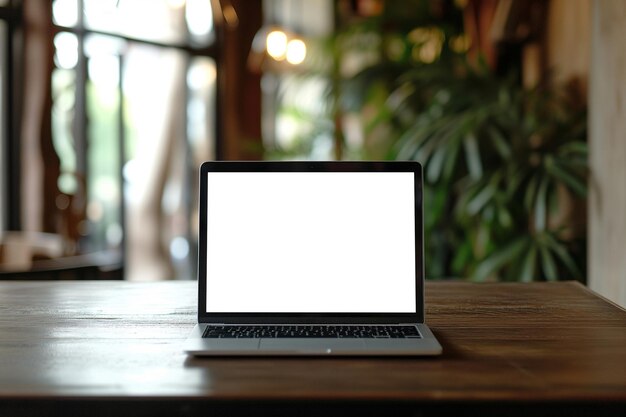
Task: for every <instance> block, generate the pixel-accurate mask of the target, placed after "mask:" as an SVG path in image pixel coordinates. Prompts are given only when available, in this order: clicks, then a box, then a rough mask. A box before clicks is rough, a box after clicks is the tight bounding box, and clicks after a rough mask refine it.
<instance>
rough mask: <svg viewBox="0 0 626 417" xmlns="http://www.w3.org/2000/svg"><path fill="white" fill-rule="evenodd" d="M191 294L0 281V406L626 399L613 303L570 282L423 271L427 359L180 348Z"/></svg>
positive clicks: (619, 319)
mask: <svg viewBox="0 0 626 417" xmlns="http://www.w3.org/2000/svg"><path fill="white" fill-rule="evenodd" d="M196 294H197V290H196V283H195V282H160V283H129V282H113V281H107V282H0V415H2V416H4V415H30V412H35V411H37V410H39V409H38V408H33V407H39V406H43V405H45V404H48V405H49V404H52V403H53V402H54V401H61V400H63V401H66V404H67V401H70V402H71V401H75V402H76V403H75V404H83V405H84V406H85V407H88V405H89V404H90V402H89V401H96V402H105V401H109V404H118V405H119V402H120V401H122V402H124V401H131V402H133V401H134V404H135V406H138V405H139V404H140V403H141V404H144V405H145V406H147V407H153V408H154V404H155V402H159V401H170V400H171V401H172V402H176V401H178V403H177V404H179V405H180V404H183V403H185V401H186V402H187V408H184V410H186V412H185V413H191V414H193V413H192V412H191V411H190V410H192V411H193V410H195V408H193V407H191V409H190V408H189V401H191V404H194V401H209V402H213V404H214V405H215V404H221V406H224V404H227V405H228V404H230V405H238V406H239V407H244V406H245V405H246V404H247V405H248V406H249V404H250V402H252V403H255V402H257V403H258V402H263V403H264V404H266V405H267V404H274V405H279V404H283V405H285V404H292V405H294V404H296V405H297V404H299V403H304V402H306V403H307V404H309V405H311V404H316V403H317V404H318V405H319V404H326V405H329V404H343V403H345V404H353V405H355V406H356V405H359V404H360V405H361V406H363V404H373V405H372V407H374V408H371V407H368V408H367V409H366V410H365V411H367V410H370V411H371V410H375V409H376V408H375V407H376V404H378V406H380V404H385V405H386V407H387V408H385V410H389V407H392V406H394V407H408V408H407V410H411V412H410V413H409V414H410V415H415V413H414V411H415V410H414V409H413V408H411V407H412V406H413V405H415V406H417V405H420V404H421V405H422V406H429V407H433V406H437V405H451V404H452V405H454V404H456V405H457V406H460V405H463V406H462V408H461V410H465V411H467V410H468V408H466V406H465V405H467V404H470V405H474V406H478V405H482V406H484V405H485V404H499V405H500V406H502V404H509V405H510V406H513V405H515V409H517V410H525V408H524V407H527V406H537V405H538V404H539V405H541V407H542V408H541V409H543V410H546V409H550V407H549V406H548V405H551V406H559V407H560V406H563V407H566V406H567V407H575V409H577V410H581V408H580V407H592V409H593V410H596V411H598V410H600V411H602V410H604V414H613V413H614V412H618V413H617V414H618V415H619V414H620V413H619V411H623V410H626V311H624V310H622V309H620V308H619V307H617V306H615V305H613V304H611V303H610V302H608V301H605V300H604V299H602V298H600V297H598V296H596V295H595V294H594V293H592V292H590V291H588V290H587V289H586V288H585V287H583V286H582V285H580V284H577V283H573V282H561V283H532V284H470V283H460V282H429V283H427V287H426V305H427V308H426V322H427V323H428V324H429V326H430V327H431V329H432V330H433V332H434V333H435V335H436V336H437V338H438V339H439V341H440V342H441V344H442V346H443V350H444V354H443V356H441V357H432V358H326V357H323V358H200V359H196V358H188V357H187V356H186V355H185V354H184V353H183V352H182V350H181V349H182V343H183V341H184V339H185V338H186V336H187V334H188V333H189V332H190V331H191V329H192V327H193V326H194V324H195V320H196ZM51 401H52V403H51ZM150 401H152V402H150ZM197 404H200V403H197ZM3 407H4V408H3ZM16 407H17V408H16ZM198 407H200V406H198ZM520 407H521V408H520ZM546 407H548V408H546ZM279 408H280V407H279ZM121 409H123V410H125V409H126V408H124V407H122V408H121ZM165 409H166V408H162V407H159V408H158V409H157V410H156V411H158V410H161V411H162V410H165ZM200 409H201V410H205V408H204V406H202V407H200ZM280 409H282V410H291V409H289V408H280ZM332 409H333V410H336V408H332ZM583 409H584V408H583ZM3 410H5V411H11V414H6V413H3ZM20 410H22V411H23V410H27V411H25V414H20V413H19V412H18V411H20ZM146 410H147V409H146ZM180 410H181V409H180V408H176V409H174V410H169V411H168V413H167V414H169V415H172V414H179V411H180ZM227 410H230V409H229V408H227ZM255 410H258V408H255ZM109 411H110V410H109ZM144 411H145V410H144ZM153 411H155V410H153ZM230 411H232V410H230ZM244 411H245V409H240V412H241V413H242V414H247V413H249V411H250V410H247V411H245V412H244ZM292 411H293V410H292ZM327 411H328V410H326V411H324V413H325V415H331V414H332V413H329V412H327ZM365 411H363V410H362V412H360V413H359V414H360V415H363V414H364V412H365ZM457 411H458V410H457ZM290 412H291V411H290ZM185 413H183V414H185ZM450 413H452V412H450ZM35 414H36V413H35ZM91 414H93V412H92V413H91ZM149 414H150V415H157V414H159V413H158V412H155V413H149ZM227 414H232V413H227ZM270 414H272V415H279V414H276V413H270ZM300 414H301V413H300ZM365 414H367V412H365ZM454 414H457V413H456V412H454ZM461 414H463V413H461ZM465 414H467V413H465ZM599 414H602V413H599ZM134 415H143V414H141V413H139V412H138V411H137V410H135V412H134ZM146 415H148V414H146ZM316 415H317V414H316ZM341 415H345V413H342V414H341ZM481 415H490V414H489V413H486V411H485V410H482V411H481ZM622 415H623V414H622Z"/></svg>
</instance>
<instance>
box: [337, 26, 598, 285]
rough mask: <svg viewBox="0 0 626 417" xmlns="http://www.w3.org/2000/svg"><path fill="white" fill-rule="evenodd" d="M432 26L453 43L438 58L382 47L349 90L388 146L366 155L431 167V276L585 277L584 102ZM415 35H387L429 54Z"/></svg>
mask: <svg viewBox="0 0 626 417" xmlns="http://www.w3.org/2000/svg"><path fill="white" fill-rule="evenodd" d="M380 19H384V16H383V17H382V18H379V20H380ZM427 24H428V25H429V26H427V27H428V28H429V29H428V30H429V31H430V33H431V36H433V34H434V36H438V37H440V38H442V37H443V38H442V39H440V45H441V49H440V53H439V55H437V56H436V58H435V59H433V60H428V62H425V61H424V60H421V59H419V58H420V55H419V54H418V55H417V57H416V56H414V55H410V56H408V55H406V54H404V55H403V54H400V55H395V56H394V55H390V54H387V53H386V52H385V51H386V50H385V49H384V44H385V42H382V44H383V47H382V48H383V49H382V52H381V54H380V59H378V60H377V61H375V62H373V63H372V64H369V65H366V66H364V67H363V68H362V69H361V71H360V72H359V73H358V74H356V76H354V77H351V78H350V79H348V80H346V82H345V84H344V85H343V88H342V91H343V94H344V97H343V100H344V107H345V108H346V109H348V110H350V111H356V112H359V113H360V114H361V115H362V119H363V124H364V131H365V134H366V136H367V135H370V136H374V137H375V136H376V135H377V132H382V134H380V133H378V136H380V137H384V138H385V139H386V142H385V143H384V146H383V147H382V149H383V150H384V153H381V151H380V149H381V147H380V146H379V147H378V148H376V149H374V150H373V151H372V152H369V153H368V149H367V146H368V143H367V140H366V143H365V149H364V151H363V156H364V158H378V157H381V156H383V157H385V158H389V159H402V160H406V159H412V160H417V161H419V162H421V163H422V164H423V166H424V178H425V236H426V258H427V259H426V268H427V270H426V272H427V276H428V277H431V278H432V277H447V276H456V277H469V278H470V279H473V280H477V281H484V280H494V279H498V280H513V281H530V280H556V279H559V278H577V279H583V271H584V269H585V257H586V256H585V255H586V254H585V252H586V249H585V230H581V228H577V227H574V226H573V224H574V223H575V222H572V221H571V220H572V219H571V216H576V215H578V216H580V215H581V213H580V212H576V210H574V211H572V210H571V208H572V207H574V208H579V207H580V206H584V204H581V203H584V199H585V197H586V193H587V183H586V176H587V146H586V114H585V108H584V106H581V105H579V104H578V103H577V100H575V99H574V98H573V97H572V96H571V95H570V94H569V92H568V90H567V89H566V88H563V87H555V86H552V87H549V86H546V85H542V86H539V87H537V88H535V89H532V90H526V89H524V88H523V87H522V86H521V85H520V84H521V83H520V81H519V77H518V76H516V75H515V74H508V75H505V76H501V75H497V74H495V73H494V72H492V71H491V70H489V69H488V67H487V66H486V65H485V64H484V63H482V62H479V63H478V64H474V65H469V64H468V62H467V59H466V57H465V55H464V53H463V51H457V52H455V51H452V50H451V49H449V48H448V47H449V46H450V45H451V42H448V40H449V39H452V37H454V36H456V37H457V38H458V37H459V36H462V35H460V34H459V32H458V27H454V26H453V27H452V28H451V27H450V26H449V25H447V26H446V25H445V24H441V25H440V26H436V25H437V22H434V23H433V22H428V23H427ZM433 24H435V26H432V25H433ZM379 26H385V25H384V24H381V25H379ZM387 26H388V27H389V26H390V25H387ZM361 27H366V25H365V24H364V23H361ZM391 27H393V25H391ZM396 29H397V28H396ZM352 32H353V33H354V32H358V31H356V30H354V29H352ZM415 33H416V29H415V28H413V29H411V28H408V29H406V30H404V32H397V31H396V32H393V33H391V34H390V33H383V34H382V35H381V38H383V39H385V38H394V39H397V38H398V37H400V38H403V39H404V44H405V45H406V48H405V49H407V48H408V49H411V48H416V47H417V48H419V47H421V46H422V45H421V44H415V43H414V42H413V41H412V38H411V34H415ZM412 42H413V43H412ZM426 42H428V40H426ZM372 109H375V111H374V112H373V114H372ZM367 112H369V113H367ZM366 113H367V114H366ZM372 141H374V140H372ZM572 213H573V214H572ZM584 215H585V214H584V213H582V216H584ZM583 229H584V228H583Z"/></svg>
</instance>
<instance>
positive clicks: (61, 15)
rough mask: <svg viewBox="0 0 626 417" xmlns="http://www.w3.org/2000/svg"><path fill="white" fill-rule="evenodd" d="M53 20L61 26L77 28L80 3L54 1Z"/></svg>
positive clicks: (73, 0) (70, 0)
mask: <svg viewBox="0 0 626 417" xmlns="http://www.w3.org/2000/svg"><path fill="white" fill-rule="evenodd" d="M52 20H53V21H54V23H55V24H56V25H59V26H65V27H73V26H76V23H78V1H77V0H54V2H53V3H52Z"/></svg>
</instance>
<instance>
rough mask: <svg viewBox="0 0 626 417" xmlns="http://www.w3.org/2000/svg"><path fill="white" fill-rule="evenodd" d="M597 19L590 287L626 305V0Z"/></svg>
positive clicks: (597, 13) (595, 11)
mask: <svg viewBox="0 0 626 417" xmlns="http://www.w3.org/2000/svg"><path fill="white" fill-rule="evenodd" d="M592 16H593V17H592V19H593V23H592V36H591V37H592V40H591V45H592V46H591V84H590V91H589V92H590V106H589V107H590V134H589V145H590V153H591V157H590V164H591V194H590V199H589V229H590V230H589V232H590V234H589V275H588V283H589V286H590V287H591V289H593V290H595V291H597V292H598V293H600V294H602V295H604V296H605V297H607V298H608V299H610V300H612V301H615V302H616V303H618V304H620V305H622V306H626V47H625V43H626V24H624V22H626V0H612V1H604V0H595V1H594V2H593V7H592Z"/></svg>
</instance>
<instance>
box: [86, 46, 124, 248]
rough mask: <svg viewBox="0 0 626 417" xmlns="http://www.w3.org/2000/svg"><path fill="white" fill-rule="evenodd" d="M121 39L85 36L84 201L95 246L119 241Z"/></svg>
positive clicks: (111, 244)
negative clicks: (86, 129) (85, 121)
mask: <svg viewBox="0 0 626 417" xmlns="http://www.w3.org/2000/svg"><path fill="white" fill-rule="evenodd" d="M120 47H121V45H120V42H119V41H118V40H117V39H114V38H110V37H106V36H98V35H92V36H88V37H87V38H86V39H85V54H86V56H87V58H88V64H87V74H88V80H89V81H88V83H87V118H88V120H89V124H88V129H89V130H88V136H87V137H88V155H87V163H88V166H89V178H88V182H87V185H88V202H87V218H88V220H89V226H90V227H89V230H90V237H91V246H92V249H93V250H103V249H118V248H120V247H121V243H122V238H123V228H122V221H121V207H122V206H121V204H122V196H121V188H122V187H121V169H122V168H121V167H122V162H121V161H120V147H119V146H120V137H119V136H120V134H119V130H120V129H119V126H120V123H121V121H120V120H121V117H120V99H119V96H120V94H119V91H120V89H119V85H120V71H119V69H120V58H119V50H120Z"/></svg>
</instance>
